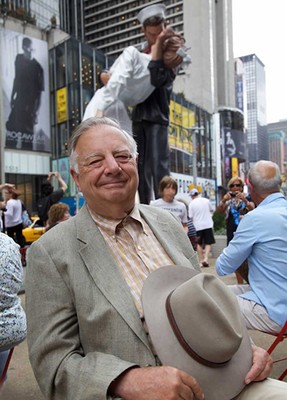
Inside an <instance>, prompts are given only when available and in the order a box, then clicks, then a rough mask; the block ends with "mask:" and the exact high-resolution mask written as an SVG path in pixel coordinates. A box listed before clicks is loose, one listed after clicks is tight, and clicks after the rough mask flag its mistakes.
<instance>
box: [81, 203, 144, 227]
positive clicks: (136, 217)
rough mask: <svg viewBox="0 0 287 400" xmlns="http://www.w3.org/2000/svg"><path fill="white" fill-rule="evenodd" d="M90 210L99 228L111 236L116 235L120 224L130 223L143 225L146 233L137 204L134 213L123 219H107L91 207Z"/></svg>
mask: <svg viewBox="0 0 287 400" xmlns="http://www.w3.org/2000/svg"><path fill="white" fill-rule="evenodd" d="M88 210H89V213H90V215H91V217H92V219H93V220H94V221H95V223H96V224H97V225H98V226H99V228H100V229H103V230H104V231H105V232H107V234H109V235H115V234H116V230H117V227H118V226H119V225H120V224H127V223H129V222H130V221H136V222H137V223H139V224H140V225H141V229H142V231H143V232H144V224H143V220H142V217H141V215H140V212H139V208H138V205H137V204H135V206H134V208H133V209H132V211H131V212H130V213H129V214H128V215H127V216H126V217H125V218H123V219H111V218H105V217H103V216H102V215H99V214H97V213H96V212H94V211H93V210H91V209H90V208H89V207H88Z"/></svg>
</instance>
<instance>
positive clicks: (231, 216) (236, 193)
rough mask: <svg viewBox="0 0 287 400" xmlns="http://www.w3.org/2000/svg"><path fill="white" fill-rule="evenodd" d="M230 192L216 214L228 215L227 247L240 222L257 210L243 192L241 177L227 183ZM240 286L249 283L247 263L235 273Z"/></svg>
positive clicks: (226, 194) (221, 202) (223, 199)
mask: <svg viewBox="0 0 287 400" xmlns="http://www.w3.org/2000/svg"><path fill="white" fill-rule="evenodd" d="M227 187H228V192H227V193H225V195H224V196H223V197H222V200H221V201H220V203H219V205H218V207H217V209H216V212H218V213H219V214H225V215H226V236H227V246H228V244H229V242H230V240H232V239H233V236H234V233H235V231H236V229H237V227H238V225H239V222H240V221H241V219H242V218H243V217H244V215H245V214H247V213H248V211H252V210H254V208H255V204H254V202H253V201H252V199H251V197H250V195H247V196H246V195H245V194H244V192H243V189H244V182H243V180H242V179H241V178H240V177H239V176H234V177H233V178H231V179H230V181H229V182H228V183H227ZM235 275H236V279H237V283H238V284H243V283H244V279H245V280H246V281H247V282H248V265H247V262H246V261H244V263H243V264H242V265H241V266H240V267H239V269H238V270H237V271H235Z"/></svg>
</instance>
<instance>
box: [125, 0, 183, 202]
mask: <svg viewBox="0 0 287 400" xmlns="http://www.w3.org/2000/svg"><path fill="white" fill-rule="evenodd" d="M165 13H166V6H165V5H164V4H153V5H151V6H147V7H145V8H143V9H142V10H141V11H140V12H139V14H138V16H137V18H138V20H139V22H140V23H141V24H142V31H143V33H144V35H145V38H146V40H147V44H146V47H145V49H144V51H143V52H144V53H146V54H149V53H151V54H152V60H151V61H150V63H149V65H148V68H149V70H150V77H151V78H150V79H151V84H152V85H154V87H155V89H154V91H153V92H152V93H151V94H150V96H149V97H148V98H147V99H146V100H144V101H143V102H142V103H139V104H137V105H136V106H135V107H134V109H133V112H132V121H133V134H134V138H135V140H136V142H137V147H138V153H139V157H138V170H139V198H140V202H141V203H143V204H149V203H150V201H151V200H152V198H153V196H152V194H153V193H154V197H155V198H156V199H157V198H159V197H160V196H159V193H158V188H159V183H160V180H161V179H162V178H163V177H164V176H166V175H170V156H169V144H168V126H169V110H170V107H169V105H170V97H171V93H172V85H173V82H174V80H175V78H176V73H177V70H176V69H174V68H166V67H165V66H164V63H163V59H162V58H163V47H164V42H165V40H166V39H167V38H168V37H169V36H172V35H174V31H172V30H171V29H170V28H168V27H166V16H165Z"/></svg>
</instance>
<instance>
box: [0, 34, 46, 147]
mask: <svg viewBox="0 0 287 400" xmlns="http://www.w3.org/2000/svg"><path fill="white" fill-rule="evenodd" d="M0 54H1V72H2V74H1V75H2V97H3V116H4V121H3V124H4V129H3V132H4V136H5V137H4V140H3V142H4V143H5V147H6V148H9V149H18V150H31V151H43V152H50V150H51V140H50V112H49V81H48V80H49V78H48V77H49V73H48V68H49V63H48V44H47V42H45V41H43V40H39V39H35V38H32V37H29V36H27V35H23V34H22V33H19V32H14V31H10V30H8V29H1V28H0Z"/></svg>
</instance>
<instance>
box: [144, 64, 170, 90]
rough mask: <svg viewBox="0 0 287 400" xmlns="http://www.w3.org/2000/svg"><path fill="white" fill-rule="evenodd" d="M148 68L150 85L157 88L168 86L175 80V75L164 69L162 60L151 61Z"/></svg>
mask: <svg viewBox="0 0 287 400" xmlns="http://www.w3.org/2000/svg"><path fill="white" fill-rule="evenodd" d="M148 68H149V70H150V79H151V84H152V85H153V86H155V87H157V88H159V87H163V86H168V85H170V84H171V83H172V82H173V81H174V80H175V77H176V75H175V73H174V72H173V70H172V69H169V68H165V66H164V64H163V61H162V60H151V61H150V62H149V65H148Z"/></svg>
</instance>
